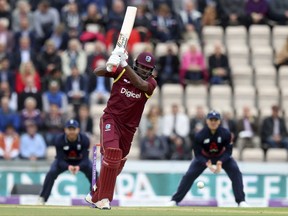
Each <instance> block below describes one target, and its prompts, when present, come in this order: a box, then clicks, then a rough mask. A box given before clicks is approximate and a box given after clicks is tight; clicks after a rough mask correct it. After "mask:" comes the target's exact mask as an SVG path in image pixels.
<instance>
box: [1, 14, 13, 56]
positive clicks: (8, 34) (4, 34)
mask: <svg viewBox="0 0 288 216" xmlns="http://www.w3.org/2000/svg"><path fill="white" fill-rule="evenodd" d="M8 27H9V20H8V19H6V18H0V42H1V43H5V44H6V49H7V51H8V52H11V51H12V50H13V46H14V34H13V32H12V31H10V30H9V29H8Z"/></svg>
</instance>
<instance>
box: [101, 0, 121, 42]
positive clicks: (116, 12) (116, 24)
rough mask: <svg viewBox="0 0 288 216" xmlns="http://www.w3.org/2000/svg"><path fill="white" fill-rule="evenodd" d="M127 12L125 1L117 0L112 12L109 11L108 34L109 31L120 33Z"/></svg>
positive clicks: (113, 3) (113, 4) (114, 2)
mask: <svg viewBox="0 0 288 216" xmlns="http://www.w3.org/2000/svg"><path fill="white" fill-rule="evenodd" d="M125 10H126V7H125V4H124V2H123V0H115V1H113V2H112V7H111V10H108V14H107V26H106V32H107V34H108V32H109V30H112V31H116V32H120V29H121V26H122V22H123V19H124V16H125ZM106 45H107V44H106Z"/></svg>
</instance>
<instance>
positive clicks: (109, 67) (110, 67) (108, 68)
mask: <svg viewBox="0 0 288 216" xmlns="http://www.w3.org/2000/svg"><path fill="white" fill-rule="evenodd" d="M106 70H107V71H109V72H115V71H116V70H117V66H116V65H112V64H108V65H107V66H106Z"/></svg>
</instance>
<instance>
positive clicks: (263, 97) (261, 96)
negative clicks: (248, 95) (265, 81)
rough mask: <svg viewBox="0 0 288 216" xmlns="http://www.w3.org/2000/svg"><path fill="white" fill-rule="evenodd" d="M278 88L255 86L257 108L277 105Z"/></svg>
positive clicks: (278, 100) (278, 99) (278, 98)
mask: <svg viewBox="0 0 288 216" xmlns="http://www.w3.org/2000/svg"><path fill="white" fill-rule="evenodd" d="M279 102H280V96H279V89H278V87H276V86H265V88H263V86H261V87H258V88H257V108H258V109H260V108H261V109H265V108H271V107H272V106H273V105H279Z"/></svg>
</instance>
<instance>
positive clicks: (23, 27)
mask: <svg viewBox="0 0 288 216" xmlns="http://www.w3.org/2000/svg"><path fill="white" fill-rule="evenodd" d="M32 24H33V23H32ZM32 24H31V23H30V21H29V20H28V19H27V18H22V19H21V20H20V21H19V30H17V31H15V34H14V41H15V45H14V52H18V51H19V50H21V49H20V41H21V38H25V37H28V38H29V44H28V45H29V49H31V50H33V51H34V50H35V48H36V37H35V31H34V30H33V29H32V27H31V25H32ZM22 43H23V42H22ZM28 45H27V46H28ZM22 46H23V44H22Z"/></svg>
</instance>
